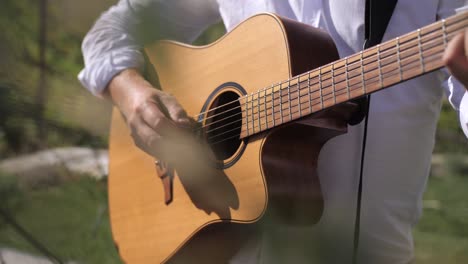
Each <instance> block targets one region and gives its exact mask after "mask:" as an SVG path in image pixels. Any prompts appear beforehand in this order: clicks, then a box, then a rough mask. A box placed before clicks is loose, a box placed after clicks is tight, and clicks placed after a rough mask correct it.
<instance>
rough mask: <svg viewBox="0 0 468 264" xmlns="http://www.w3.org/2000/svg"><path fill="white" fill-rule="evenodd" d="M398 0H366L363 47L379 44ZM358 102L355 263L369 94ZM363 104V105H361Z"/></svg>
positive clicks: (355, 258)
mask: <svg viewBox="0 0 468 264" xmlns="http://www.w3.org/2000/svg"><path fill="white" fill-rule="evenodd" d="M397 1H398V0H366V7H365V8H366V9H365V20H364V26H365V29H364V30H365V31H364V34H365V35H364V37H365V42H364V49H367V48H370V47H372V46H375V45H377V44H379V43H380V42H381V41H382V38H383V36H384V33H385V30H386V29H387V26H388V23H389V22H390V18H391V17H392V14H393V10H394V9H395V6H396V4H397ZM360 100H362V101H361V102H360V105H361V113H360V114H358V115H360V116H361V119H362V118H364V117H365V121H364V133H363V140H362V148H361V149H362V152H361V166H360V171H359V186H358V194H357V207H356V219H355V222H354V248H353V263H354V264H356V263H357V251H358V247H359V231H360V222H361V198H362V183H363V170H364V160H365V153H366V141H367V127H368V126H367V125H368V121H369V118H368V117H369V107H370V100H371V96H370V95H368V96H367V97H363V98H362V99H360ZM363 105H364V107H362V106H363Z"/></svg>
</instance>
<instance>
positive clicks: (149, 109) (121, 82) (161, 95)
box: [106, 69, 193, 161]
mask: <svg viewBox="0 0 468 264" xmlns="http://www.w3.org/2000/svg"><path fill="white" fill-rule="evenodd" d="M106 96H107V97H109V98H110V99H111V100H112V101H113V102H114V104H115V105H116V106H117V107H118V108H119V109H120V111H121V112H122V114H123V116H124V118H125V119H126V121H127V124H128V126H129V128H130V130H131V135H132V138H133V140H134V142H135V145H136V146H138V147H139V148H140V149H142V150H143V151H145V152H146V153H148V154H150V155H152V156H154V157H158V158H161V159H163V160H166V161H170V160H172V159H175V158H176V156H177V154H176V153H174V152H178V151H180V149H179V150H177V149H178V147H183V146H181V145H182V144H185V143H186V141H185V140H183V139H184V138H185V139H187V138H189V137H190V133H188V131H190V128H191V127H192V125H193V121H192V120H191V119H190V118H189V117H188V116H187V114H186V112H185V111H184V109H183V108H182V107H181V105H180V104H179V103H178V102H177V100H176V99H175V97H173V96H171V95H169V94H167V93H165V92H163V91H160V90H157V89H155V88H154V87H153V86H152V85H151V84H150V83H149V82H147V81H146V80H145V79H144V78H143V77H142V76H141V75H140V73H139V72H138V71H137V70H134V69H127V70H124V71H122V72H121V73H120V74H118V75H117V76H115V77H114V78H113V79H112V81H111V82H110V83H109V85H108V87H107V89H106ZM171 153H174V155H171Z"/></svg>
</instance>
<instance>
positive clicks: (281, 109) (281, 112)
mask: <svg viewBox="0 0 468 264" xmlns="http://www.w3.org/2000/svg"><path fill="white" fill-rule="evenodd" d="M281 85H282V83H279V99H280V116H281V124H283V123H284V122H283V91H282V88H281Z"/></svg>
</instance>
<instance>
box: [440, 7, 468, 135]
mask: <svg viewBox="0 0 468 264" xmlns="http://www.w3.org/2000/svg"><path fill="white" fill-rule="evenodd" d="M466 5H468V0H440V2H439V9H438V13H437V16H438V18H439V19H442V18H446V17H448V16H451V15H454V14H455V12H456V9H457V8H460V7H462V6H466ZM443 72H444V73H445V74H446V79H445V81H444V82H443V87H444V89H445V92H446V94H447V98H448V100H449V102H450V104H451V105H452V107H453V108H454V109H455V111H457V113H458V115H459V118H460V126H461V128H462V130H463V132H464V133H465V136H466V137H467V138H468V92H467V91H466V89H465V87H464V86H463V85H462V84H461V83H460V82H459V81H458V80H457V79H456V78H455V77H453V76H450V75H449V74H448V71H447V70H446V69H445V70H444V71H443Z"/></svg>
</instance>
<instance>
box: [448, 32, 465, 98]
mask: <svg viewBox="0 0 468 264" xmlns="http://www.w3.org/2000/svg"><path fill="white" fill-rule="evenodd" d="M443 59H444V64H445V66H447V68H448V69H449V71H450V73H452V75H453V76H454V77H455V78H457V80H459V81H460V82H461V83H462V84H463V85H464V86H465V88H466V89H467V90H468V29H467V30H465V32H462V33H460V34H458V35H456V36H455V37H454V38H453V39H452V40H451V41H450V42H449V44H448V46H447V50H446V51H445V53H444V58H443Z"/></svg>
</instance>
